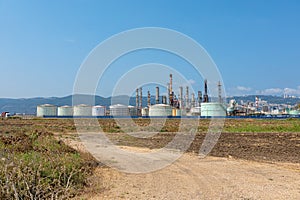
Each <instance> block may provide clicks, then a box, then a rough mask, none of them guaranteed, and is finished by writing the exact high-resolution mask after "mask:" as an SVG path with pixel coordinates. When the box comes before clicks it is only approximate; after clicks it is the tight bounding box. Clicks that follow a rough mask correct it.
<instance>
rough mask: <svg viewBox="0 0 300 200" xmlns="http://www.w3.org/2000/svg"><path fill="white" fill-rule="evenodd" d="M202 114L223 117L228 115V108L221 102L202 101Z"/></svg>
mask: <svg viewBox="0 0 300 200" xmlns="http://www.w3.org/2000/svg"><path fill="white" fill-rule="evenodd" d="M201 116H203V117H223V116H226V108H225V106H224V105H223V104H221V103H214V102H211V103H201Z"/></svg>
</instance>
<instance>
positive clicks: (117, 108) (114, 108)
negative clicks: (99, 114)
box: [109, 104, 129, 116]
mask: <svg viewBox="0 0 300 200" xmlns="http://www.w3.org/2000/svg"><path fill="white" fill-rule="evenodd" d="M109 110H110V115H111V116H129V109H128V106H125V105H122V104H116V105H111V106H109Z"/></svg>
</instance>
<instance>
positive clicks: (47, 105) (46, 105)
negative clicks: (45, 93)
mask: <svg viewBox="0 0 300 200" xmlns="http://www.w3.org/2000/svg"><path fill="white" fill-rule="evenodd" d="M39 106H41V107H55V105H51V104H43V105H39Z"/></svg>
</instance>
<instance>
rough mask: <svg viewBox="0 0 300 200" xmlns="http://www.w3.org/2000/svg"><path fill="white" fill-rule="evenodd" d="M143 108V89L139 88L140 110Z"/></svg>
mask: <svg viewBox="0 0 300 200" xmlns="http://www.w3.org/2000/svg"><path fill="white" fill-rule="evenodd" d="M142 108H143V88H142V87H140V109H141V110H142Z"/></svg>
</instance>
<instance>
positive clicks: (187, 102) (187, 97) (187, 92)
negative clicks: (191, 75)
mask: <svg viewBox="0 0 300 200" xmlns="http://www.w3.org/2000/svg"><path fill="white" fill-rule="evenodd" d="M185 105H186V107H187V108H188V107H189V86H186V92H185Z"/></svg>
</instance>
